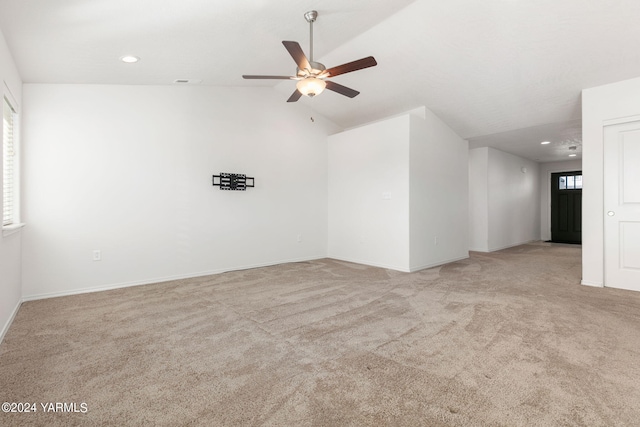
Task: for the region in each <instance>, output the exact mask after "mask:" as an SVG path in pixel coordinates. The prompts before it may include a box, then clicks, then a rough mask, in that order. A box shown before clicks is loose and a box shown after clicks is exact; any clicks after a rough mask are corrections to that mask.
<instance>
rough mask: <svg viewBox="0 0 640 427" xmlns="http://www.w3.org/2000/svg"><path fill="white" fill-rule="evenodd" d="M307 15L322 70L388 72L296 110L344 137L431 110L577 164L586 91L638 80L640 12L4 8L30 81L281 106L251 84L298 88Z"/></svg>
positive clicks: (363, 76)
mask: <svg viewBox="0 0 640 427" xmlns="http://www.w3.org/2000/svg"><path fill="white" fill-rule="evenodd" d="M312 9H315V10H317V11H318V12H319V17H318V20H317V21H316V23H315V24H314V57H315V58H314V59H315V60H317V61H319V62H322V63H323V64H325V65H326V66H327V67H331V66H334V65H339V64H342V63H345V62H349V61H352V60H355V59H360V58H363V57H366V56H369V55H373V56H374V57H375V58H376V60H377V61H378V66H377V67H373V68H369V69H366V70H361V71H357V72H354V73H350V74H344V75H341V76H337V77H335V79H334V81H335V82H337V83H340V84H342V85H346V86H349V87H352V88H354V89H356V90H358V91H360V92H361V94H360V95H359V96H358V97H356V98H353V99H349V98H346V97H343V96H341V95H339V94H337V93H334V92H326V93H323V94H322V95H320V96H317V97H315V98H313V99H308V98H303V99H301V100H300V101H299V102H301V103H304V104H306V105H308V106H309V107H311V108H312V109H313V110H315V111H317V112H318V113H319V114H322V115H324V116H326V117H327V118H329V119H331V120H332V121H334V122H335V123H337V124H339V125H341V126H342V127H344V128H349V127H354V126H357V125H360V124H363V123H367V122H370V121H374V120H377V119H381V118H384V117H388V116H392V115H395V114H399V113H401V112H404V111H408V110H411V109H413V108H416V107H419V106H423V105H424V106H426V107H427V108H429V109H431V110H432V111H433V112H434V113H436V114H437V115H438V116H439V117H440V118H441V119H443V120H444V121H445V122H446V123H447V124H448V125H449V126H451V127H452V128H453V129H454V130H455V131H456V132H457V133H458V134H459V135H460V136H462V137H464V138H466V139H469V140H470V143H471V146H472V147H474V146H496V147H498V148H500V149H502V150H504V151H508V152H513V153H514V154H519V155H523V156H525V157H528V158H531V159H534V160H539V161H555V160H568V158H567V157H566V156H567V155H568V151H567V150H568V146H570V145H577V146H578V150H577V151H578V154H580V143H581V136H580V134H581V127H580V117H581V109H580V103H581V99H580V92H581V90H582V89H583V88H588V87H593V86H598V85H602V84H606V83H612V82H616V81H620V80H624V79H628V78H633V77H638V76H640V48H639V46H638V43H639V41H640V25H638V22H640V2H638V1H637V0H589V1H584V0H535V1H531V0H529V1H525V0H485V1H477V0H447V1H441V0H414V1H411V0H394V1H393V2H390V1H386V0H350V1H344V0H324V1H319V0H318V1H301V0H252V1H229V0H180V1H167V0H55V1H52V0H0V28H1V29H2V32H3V33H4V36H5V38H6V40H7V43H8V45H9V48H10V50H11V52H12V54H13V56H14V58H15V60H16V63H17V66H18V69H19V72H20V74H21V76H22V78H23V81H24V82H25V83H95V84H144V85H171V84H175V83H174V82H175V80H177V79H189V80H191V81H192V82H195V83H197V84H201V85H212V86H272V87H273V90H275V91H278V92H279V93H282V102H285V101H286V99H287V98H288V96H289V95H290V94H291V92H292V91H293V90H294V88H295V85H294V82H292V81H277V80H261V81H255V80H243V79H242V77H241V76H242V74H275V75H292V74H294V73H295V64H294V62H293V60H292V59H291V57H290V56H289V54H288V53H287V51H286V50H285V49H284V47H283V46H282V44H281V41H282V40H295V41H298V42H299V43H300V44H301V46H302V47H303V49H304V50H305V51H306V52H307V54H308V49H309V26H308V24H307V22H306V21H305V19H304V17H303V15H304V13H305V12H306V11H308V10H312ZM127 54H132V55H136V56H138V57H140V58H141V60H140V61H139V62H138V63H136V64H125V63H122V62H121V61H119V58H120V57H122V56H123V55H127ZM296 105H297V104H294V103H292V104H291V105H290V108H297V107H296ZM540 139H547V140H550V141H552V144H550V148H549V149H544V148H541V147H538V146H537V145H539V142H540V141H539V140H540ZM533 144H536V147H535V149H533V148H532V145H533ZM519 147H520V148H519ZM578 158H579V157H578Z"/></svg>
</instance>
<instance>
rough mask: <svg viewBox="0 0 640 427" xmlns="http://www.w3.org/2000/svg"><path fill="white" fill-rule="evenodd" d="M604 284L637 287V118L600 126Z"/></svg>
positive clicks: (639, 198) (639, 165) (639, 193)
mask: <svg viewBox="0 0 640 427" xmlns="http://www.w3.org/2000/svg"><path fill="white" fill-rule="evenodd" d="M604 209H605V216H604V258H605V262H604V268H605V270H604V275H605V277H604V285H605V286H609V287H613V288H622V289H631V290H634V291H640V121H635V122H629V123H622V124H617V125H611V126H606V127H605V128H604Z"/></svg>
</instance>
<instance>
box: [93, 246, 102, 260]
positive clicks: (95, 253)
mask: <svg viewBox="0 0 640 427" xmlns="http://www.w3.org/2000/svg"><path fill="white" fill-rule="evenodd" d="M93 260H94V261H101V260H102V251H100V249H96V250H94V251H93Z"/></svg>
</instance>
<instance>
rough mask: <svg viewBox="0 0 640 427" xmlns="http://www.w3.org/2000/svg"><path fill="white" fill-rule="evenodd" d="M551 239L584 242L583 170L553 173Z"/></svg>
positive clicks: (553, 240)
mask: <svg viewBox="0 0 640 427" xmlns="http://www.w3.org/2000/svg"><path fill="white" fill-rule="evenodd" d="M551 241H552V242H557V243H573V244H581V243H582V171H574V172H558V173H552V174H551Z"/></svg>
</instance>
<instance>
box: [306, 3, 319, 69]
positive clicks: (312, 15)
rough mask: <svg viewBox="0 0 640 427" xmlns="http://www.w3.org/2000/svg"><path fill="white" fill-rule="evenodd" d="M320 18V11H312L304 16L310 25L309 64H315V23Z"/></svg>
mask: <svg viewBox="0 0 640 427" xmlns="http://www.w3.org/2000/svg"><path fill="white" fill-rule="evenodd" d="M316 18H318V11H316V10H310V11H309V12H307V13H305V14H304V19H306V20H307V22H308V23H309V62H313V23H314V22H315V21H316Z"/></svg>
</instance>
